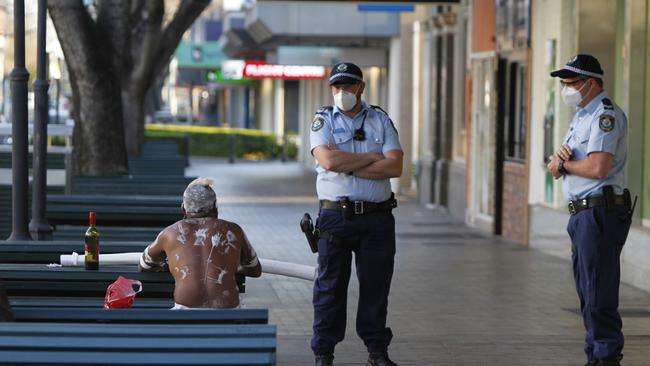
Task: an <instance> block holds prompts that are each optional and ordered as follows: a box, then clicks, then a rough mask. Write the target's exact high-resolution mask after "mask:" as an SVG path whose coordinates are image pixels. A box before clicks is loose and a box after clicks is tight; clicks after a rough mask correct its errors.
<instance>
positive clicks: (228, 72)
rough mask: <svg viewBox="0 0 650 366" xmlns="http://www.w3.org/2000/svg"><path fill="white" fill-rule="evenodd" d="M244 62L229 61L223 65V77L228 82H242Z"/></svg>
mask: <svg viewBox="0 0 650 366" xmlns="http://www.w3.org/2000/svg"><path fill="white" fill-rule="evenodd" d="M244 67H246V61H244V60H228V61H224V62H223V63H222V64H221V75H222V76H223V78H224V79H226V80H241V79H243V78H244Z"/></svg>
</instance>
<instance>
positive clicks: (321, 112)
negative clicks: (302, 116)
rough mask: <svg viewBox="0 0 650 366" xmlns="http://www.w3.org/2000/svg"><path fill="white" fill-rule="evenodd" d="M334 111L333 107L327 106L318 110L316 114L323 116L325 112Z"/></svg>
mask: <svg viewBox="0 0 650 366" xmlns="http://www.w3.org/2000/svg"><path fill="white" fill-rule="evenodd" d="M332 109H333V108H332V106H331V105H325V106H322V107H320V108H318V110H317V111H316V114H323V113H325V112H331V111H332Z"/></svg>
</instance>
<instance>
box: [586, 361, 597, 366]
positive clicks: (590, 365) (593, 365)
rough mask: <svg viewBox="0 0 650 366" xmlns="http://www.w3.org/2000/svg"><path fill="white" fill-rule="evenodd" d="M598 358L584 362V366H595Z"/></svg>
mask: <svg viewBox="0 0 650 366" xmlns="http://www.w3.org/2000/svg"><path fill="white" fill-rule="evenodd" d="M597 365H598V360H591V361H589V362H587V363H586V364H585V366H597Z"/></svg>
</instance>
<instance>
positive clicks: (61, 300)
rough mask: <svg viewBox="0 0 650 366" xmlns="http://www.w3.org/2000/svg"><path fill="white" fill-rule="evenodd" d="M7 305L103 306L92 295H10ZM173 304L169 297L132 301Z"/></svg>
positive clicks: (157, 306) (139, 305) (148, 306)
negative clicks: (88, 296)
mask: <svg viewBox="0 0 650 366" xmlns="http://www.w3.org/2000/svg"><path fill="white" fill-rule="evenodd" d="M9 305H10V306H11V308H12V309H16V308H36V307H41V308H57V307H60V308H94V309H101V308H102V307H103V306H104V298H100V297H94V298H86V297H51V296H12V297H11V298H9ZM172 306H174V301H172V300H170V299H152V298H146V297H145V298H137V297H136V301H135V302H134V303H133V308H136V309H169V308H171V307H172Z"/></svg>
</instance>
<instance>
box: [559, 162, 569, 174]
mask: <svg viewBox="0 0 650 366" xmlns="http://www.w3.org/2000/svg"><path fill="white" fill-rule="evenodd" d="M557 171H558V172H559V173H560V174H562V175H567V174H569V172H567V171H566V169H564V160H560V164H558V166H557Z"/></svg>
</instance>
